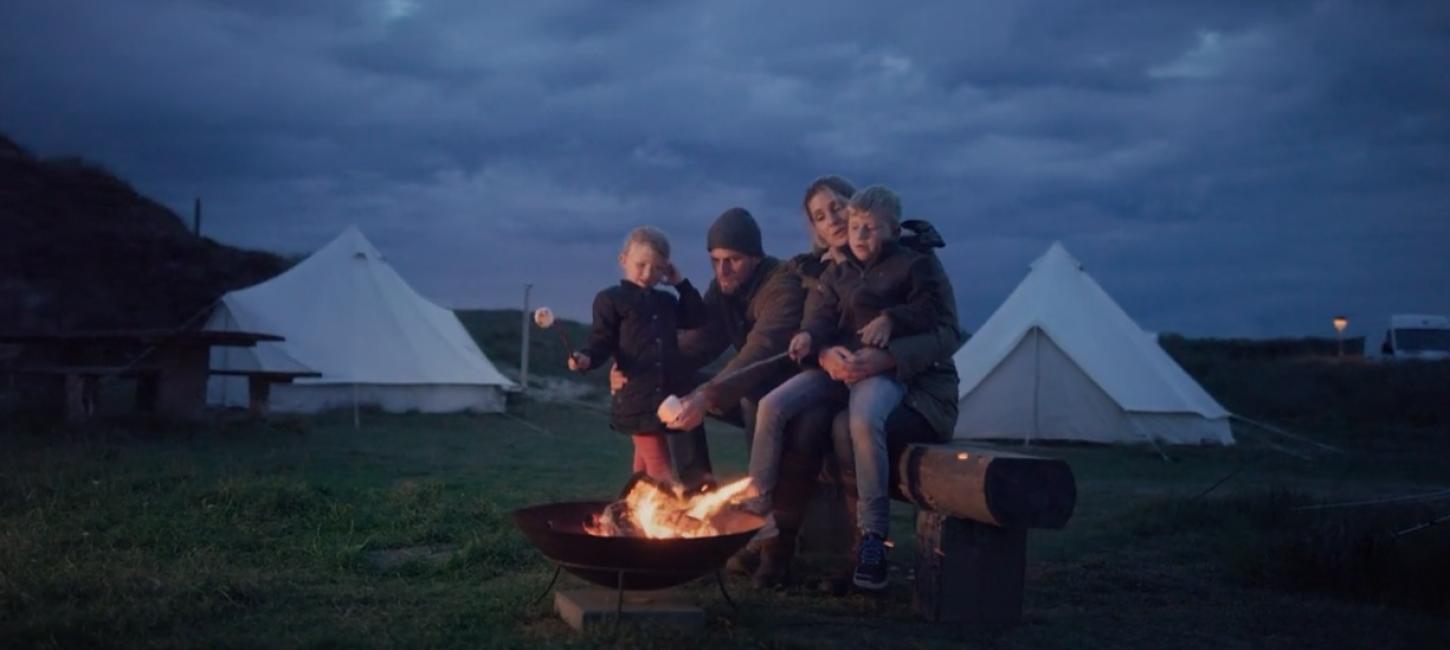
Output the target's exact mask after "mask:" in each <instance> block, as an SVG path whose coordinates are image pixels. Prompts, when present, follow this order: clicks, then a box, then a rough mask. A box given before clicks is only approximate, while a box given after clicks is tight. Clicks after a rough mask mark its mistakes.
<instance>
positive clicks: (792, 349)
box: [786, 332, 811, 361]
mask: <svg viewBox="0 0 1450 650" xmlns="http://www.w3.org/2000/svg"><path fill="white" fill-rule="evenodd" d="M810 353H811V333H810V332H801V333H799V334H796V335H795V336H794V337H792V338H791V340H790V346H789V347H788V348H786V355H787V356H789V357H790V360H791V361H800V360H801V359H803V358H805V356H806V355H807V354H810Z"/></svg>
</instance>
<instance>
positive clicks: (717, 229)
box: [705, 208, 765, 257]
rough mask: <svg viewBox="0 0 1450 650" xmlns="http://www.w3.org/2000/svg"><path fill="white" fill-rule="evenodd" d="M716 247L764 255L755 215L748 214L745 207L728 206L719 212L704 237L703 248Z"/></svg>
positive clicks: (758, 255) (713, 248)
mask: <svg viewBox="0 0 1450 650" xmlns="http://www.w3.org/2000/svg"><path fill="white" fill-rule="evenodd" d="M717 248H728V249H730V250H733V251H739V252H741V253H745V254H746V255H754V256H755V257H764V256H765V251H764V250H762V249H761V246H760V226H759V225H756V223H755V217H752V216H750V212H748V211H747V210H746V209H745V208H730V209H729V210H726V211H725V212H723V213H721V215H720V216H719V217H717V218H716V219H715V223H714V224H713V225H711V226H710V234H709V236H707V237H706V238H705V250H707V251H712V250H715V249H717Z"/></svg>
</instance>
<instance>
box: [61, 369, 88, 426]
mask: <svg viewBox="0 0 1450 650" xmlns="http://www.w3.org/2000/svg"><path fill="white" fill-rule="evenodd" d="M88 415H89V409H87V408H86V378H85V377H83V376H81V375H66V376H65V422H66V424H82V423H84V422H85V421H86V418H87V416H88Z"/></svg>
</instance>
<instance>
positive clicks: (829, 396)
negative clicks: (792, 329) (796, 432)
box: [750, 370, 846, 505]
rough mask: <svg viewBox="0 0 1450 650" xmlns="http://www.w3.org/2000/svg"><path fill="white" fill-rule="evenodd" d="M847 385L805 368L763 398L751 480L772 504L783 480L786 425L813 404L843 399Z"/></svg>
mask: <svg viewBox="0 0 1450 650" xmlns="http://www.w3.org/2000/svg"><path fill="white" fill-rule="evenodd" d="M845 397H846V386H845V384H842V383H841V382H838V381H835V380H833V379H831V377H830V376H829V375H827V374H826V373H825V372H824V371H821V370H805V371H802V372H800V373H799V374H797V375H796V376H794V377H791V378H790V379H787V380H785V382H784V383H782V384H781V385H779V386H777V387H776V388H775V390H772V391H770V392H769V393H767V394H766V395H765V397H762V398H760V404H759V405H758V406H757V407H756V409H755V431H754V433H753V434H752V436H751V441H750V480H751V482H752V483H754V484H755V487H756V489H757V490H759V491H760V497H761V502H762V504H763V505H769V504H770V501H771V498H772V495H773V494H774V492H775V484H776V482H777V481H779V480H780V458H781V455H782V454H783V453H784V451H783V450H784V447H785V425H786V423H787V422H789V421H790V419H791V418H793V417H795V416H796V415H799V414H800V413H801V411H804V410H806V409H807V408H808V407H810V406H811V405H812V404H816V403H818V402H821V401H825V400H832V401H837V402H840V401H843V400H844V399H845Z"/></svg>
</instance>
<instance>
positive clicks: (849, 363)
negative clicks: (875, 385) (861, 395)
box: [816, 346, 896, 385]
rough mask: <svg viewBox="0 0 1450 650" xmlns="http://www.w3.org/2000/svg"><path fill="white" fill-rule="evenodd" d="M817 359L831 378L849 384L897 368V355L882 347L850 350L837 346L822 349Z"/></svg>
mask: <svg viewBox="0 0 1450 650" xmlns="http://www.w3.org/2000/svg"><path fill="white" fill-rule="evenodd" d="M816 361H817V362H818V363H820V364H821V369H823V370H825V371H826V374H828V375H830V376H831V379H834V380H836V381H839V382H843V383H845V384H847V385H849V384H854V383H856V382H858V381H861V380H862V379H865V378H867V377H874V376H876V375H879V374H882V373H885V372H890V371H892V370H894V369H895V368H896V357H893V356H891V353H890V352H887V351H885V350H882V349H880V348H861V349H860V350H857V351H855V352H850V351H847V350H846V348H843V347H839V346H837V347H833V348H830V349H827V350H823V351H821V354H820V355H819V356H818V357H817V358H816Z"/></svg>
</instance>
